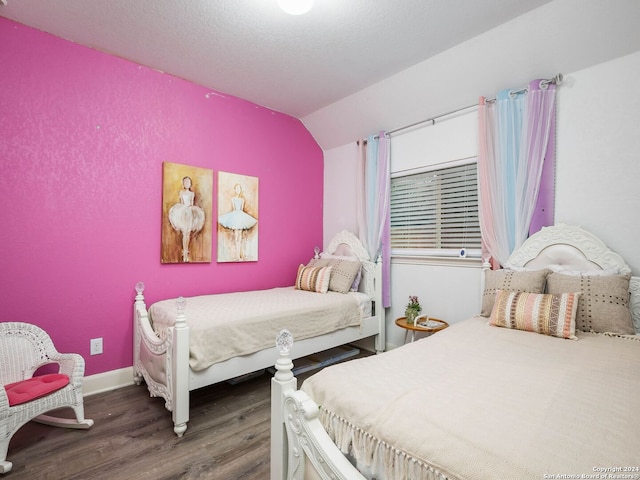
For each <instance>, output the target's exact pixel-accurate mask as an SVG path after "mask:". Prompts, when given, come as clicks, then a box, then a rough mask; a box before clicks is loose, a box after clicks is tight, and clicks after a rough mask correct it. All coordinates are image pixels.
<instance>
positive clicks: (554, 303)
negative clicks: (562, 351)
mask: <svg viewBox="0 0 640 480" xmlns="http://www.w3.org/2000/svg"><path fill="white" fill-rule="evenodd" d="M579 298H580V293H579V292H578V293H562V294H559V295H551V294H545V293H529V292H508V291H506V290H498V292H497V293H496V299H495V304H494V305H493V311H492V312H491V318H490V319H489V324H490V325H495V326H497V327H505V328H515V329H517V330H525V331H527V332H535V333H541V334H543V335H551V336H553V337H560V338H570V339H572V340H576V339H577V337H576V336H575V332H576V310H577V309H578V299H579Z"/></svg>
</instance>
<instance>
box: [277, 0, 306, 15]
mask: <svg viewBox="0 0 640 480" xmlns="http://www.w3.org/2000/svg"><path fill="white" fill-rule="evenodd" d="M278 6H279V7H280V8H281V9H282V10H284V11H285V12H287V13H288V14H289V15H302V14H303V13H307V12H308V11H309V10H311V7H313V0H278Z"/></svg>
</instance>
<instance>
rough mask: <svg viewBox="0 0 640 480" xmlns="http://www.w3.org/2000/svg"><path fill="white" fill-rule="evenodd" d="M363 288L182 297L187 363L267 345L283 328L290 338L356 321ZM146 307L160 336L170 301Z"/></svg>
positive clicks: (363, 304)
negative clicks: (187, 339) (187, 340)
mask: <svg viewBox="0 0 640 480" xmlns="http://www.w3.org/2000/svg"><path fill="white" fill-rule="evenodd" d="M370 305H371V299H370V297H368V296H367V295H365V294H362V293H357V292H350V293H347V294H343V293H336V292H327V293H326V294H320V293H314V292H307V291H303V290H295V289H294V288H293V287H280V288H273V289H269V290H257V291H251V292H235V293H225V294H218V295H202V296H197V297H190V298H187V306H186V311H185V314H186V317H187V324H188V325H189V327H190V344H189V349H190V358H189V364H190V366H191V368H192V369H193V370H194V371H198V370H203V369H205V368H207V367H209V366H210V365H213V364H214V363H217V362H221V361H224V360H227V359H229V358H232V357H236V356H240V355H247V354H250V353H254V352H257V351H259V350H262V349H265V348H270V347H273V345H274V338H275V336H276V334H277V333H278V332H279V331H280V330H281V329H283V328H286V329H288V330H289V331H291V333H292V334H293V335H294V337H295V338H296V340H303V339H305V338H311V337H315V336H318V335H322V334H324V333H328V332H332V331H335V330H339V329H342V328H345V327H349V326H354V325H360V324H361V321H362V319H363V318H364V317H365V316H368V315H370V311H371V306H370ZM149 312H150V315H151V320H152V322H153V327H154V329H155V330H156V332H157V333H158V335H160V337H163V336H164V334H165V332H166V328H167V327H168V326H172V325H173V324H174V322H175V316H176V302H175V299H172V300H162V301H160V302H156V303H154V304H153V305H152V306H151V307H150V308H149Z"/></svg>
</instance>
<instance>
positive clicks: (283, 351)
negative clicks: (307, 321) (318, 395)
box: [271, 330, 365, 480]
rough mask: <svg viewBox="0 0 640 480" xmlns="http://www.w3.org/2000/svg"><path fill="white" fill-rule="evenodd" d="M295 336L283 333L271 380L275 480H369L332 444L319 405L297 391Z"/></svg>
mask: <svg viewBox="0 0 640 480" xmlns="http://www.w3.org/2000/svg"><path fill="white" fill-rule="evenodd" d="M292 345H293V337H292V335H291V333H290V332H289V331H287V330H283V331H281V332H280V334H279V335H278V337H277V339H276V346H277V348H278V350H279V352H280V358H279V359H278V360H277V362H276V365H275V367H276V374H275V376H274V378H273V379H272V380H271V480H303V479H304V478H307V479H309V478H321V479H323V480H365V477H364V476H362V475H361V474H360V472H358V470H357V469H356V468H355V467H354V466H353V465H352V464H351V463H350V462H349V460H347V458H346V457H345V456H344V455H343V454H342V453H341V452H340V450H339V449H338V447H337V446H336V445H335V444H334V443H333V442H332V441H331V439H330V438H329V435H328V434H327V432H326V431H325V430H324V428H323V426H322V424H321V423H320V420H319V419H318V411H319V408H318V405H317V404H316V403H315V402H314V401H313V400H311V399H310V398H309V397H308V396H307V394H306V393H304V392H303V391H301V390H297V380H296V378H295V377H294V376H293V372H292V369H293V362H292V361H291V359H290V358H289V352H290V350H291V347H292Z"/></svg>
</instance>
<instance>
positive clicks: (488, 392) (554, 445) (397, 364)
mask: <svg viewBox="0 0 640 480" xmlns="http://www.w3.org/2000/svg"><path fill="white" fill-rule="evenodd" d="M577 336H578V340H564V339H560V338H555V337H548V336H544V335H540V334H536V333H530V332H523V331H518V330H508V329H503V328H498V327H491V326H489V325H487V321H486V319H481V318H473V319H469V320H467V321H464V322H460V323H457V324H453V325H451V326H450V327H449V328H447V329H446V330H443V331H441V332H439V333H437V334H435V335H433V336H432V337H430V338H426V339H423V340H419V341H417V342H415V343H412V344H408V345H405V346H403V347H401V348H398V349H395V350H392V351H390V352H387V353H384V354H381V355H377V356H371V357H367V358H364V359H359V360H354V361H350V362H346V363H344V364H340V365H336V366H333V367H328V368H326V369H324V370H322V371H321V372H319V373H317V374H315V375H313V376H312V377H310V378H309V379H307V380H306V381H305V382H304V384H303V386H302V389H303V390H304V391H305V392H306V393H307V394H309V396H310V397H311V398H312V399H313V400H314V401H315V402H316V403H317V404H318V405H320V406H321V412H322V413H321V416H322V421H323V424H324V425H325V428H326V429H327V431H328V432H329V434H330V436H331V437H332V438H333V439H334V441H335V443H336V444H337V445H338V447H340V449H341V450H342V451H343V452H344V453H348V454H350V455H352V456H354V457H355V458H356V459H357V462H358V466H359V468H363V467H365V466H366V465H368V466H369V467H368V468H364V470H369V471H373V473H374V474H375V475H376V476H377V478H379V479H381V478H386V479H400V478H412V479H414V480H419V479H431V478H442V477H440V476H438V475H439V474H442V475H445V476H446V478H449V479H474V480H477V479H517V480H520V479H543V478H596V477H593V476H592V477H588V476H587V475H596V474H598V473H602V472H601V471H600V472H599V471H598V470H597V469H605V468H611V467H618V468H628V467H631V468H635V469H638V468H639V467H640V420H639V417H638V415H640V341H638V339H637V338H636V339H627V338H619V337H611V336H606V335H599V334H590V333H577ZM349 398H351V399H353V400H351V401H349V400H347V399H349ZM390 445H393V446H394V447H390ZM381 465H384V467H381ZM380 470H384V471H380ZM610 473H611V472H610ZM620 473H624V472H617V474H620ZM627 473H629V474H632V475H635V477H629V478H640V477H639V474H640V472H639V471H638V470H635V471H633V470H632V471H627ZM545 475H546V477H545ZM559 475H577V476H575V477H571V476H565V477H560V476H559ZM581 475H585V476H581ZM600 478H603V477H602V476H601V477H600ZM607 478H609V477H607ZM612 478H613V477H612Z"/></svg>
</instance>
